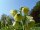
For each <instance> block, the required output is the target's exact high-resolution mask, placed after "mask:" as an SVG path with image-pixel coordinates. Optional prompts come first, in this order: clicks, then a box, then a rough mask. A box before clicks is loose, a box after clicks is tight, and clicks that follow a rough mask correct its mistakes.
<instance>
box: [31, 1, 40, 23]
mask: <svg viewBox="0 0 40 30" xmlns="http://www.w3.org/2000/svg"><path fill="white" fill-rule="evenodd" d="M31 15H32V16H33V17H34V20H35V21H36V23H40V1H38V2H37V3H36V5H35V6H34V8H33V9H32V12H31Z"/></svg>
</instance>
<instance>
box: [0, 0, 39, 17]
mask: <svg viewBox="0 0 40 30" xmlns="http://www.w3.org/2000/svg"><path fill="white" fill-rule="evenodd" d="M37 1H38V0H0V16H1V15H2V14H7V15H9V14H10V13H9V11H10V10H11V9H17V10H18V9H19V8H20V7H21V6H27V7H29V9H32V8H33V6H35V4H36V2H37Z"/></svg>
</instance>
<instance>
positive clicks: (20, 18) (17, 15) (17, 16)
mask: <svg viewBox="0 0 40 30" xmlns="http://www.w3.org/2000/svg"><path fill="white" fill-rule="evenodd" d="M14 20H15V21H20V20H22V16H21V15H20V14H16V15H15V16H14Z"/></svg>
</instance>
